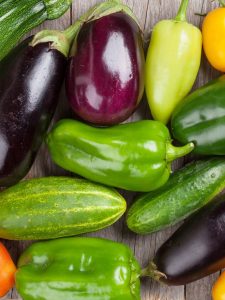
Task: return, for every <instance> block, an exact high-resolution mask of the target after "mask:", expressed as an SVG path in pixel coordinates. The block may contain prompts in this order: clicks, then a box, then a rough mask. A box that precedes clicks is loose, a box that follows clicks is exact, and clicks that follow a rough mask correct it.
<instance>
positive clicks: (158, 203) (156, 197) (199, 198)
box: [127, 158, 225, 234]
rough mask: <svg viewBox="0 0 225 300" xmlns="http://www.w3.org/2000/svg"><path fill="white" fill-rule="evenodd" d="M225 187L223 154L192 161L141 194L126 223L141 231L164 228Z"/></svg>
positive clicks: (201, 204) (133, 229)
mask: <svg viewBox="0 0 225 300" xmlns="http://www.w3.org/2000/svg"><path fill="white" fill-rule="evenodd" d="M224 188H225V159H224V158H211V159H207V160H203V161H197V162H194V163H191V164H189V165H188V166H186V167H185V168H183V169H181V170H178V171H177V172H175V173H174V174H173V175H172V176H171V177H170V179H169V181H168V182H167V184H165V185H164V187H162V188H161V189H159V190H157V191H155V192H151V193H148V194H145V195H142V196H140V197H139V198H138V199H137V201H136V202H135V203H134V204H133V206H132V207H131V208H130V210H129V212H128V216H127V225H128V227H129V228H130V229H131V230H132V231H134V232H136V233H139V234H148V233H152V232H155V231H158V230H161V229H164V228H166V227H168V226H170V225H174V224H176V223H178V222H179V221H181V220H183V219H184V218H186V217H187V216H189V215H191V214H192V213H193V212H195V211H196V210H198V209H200V208H201V207H203V206H204V205H205V204H206V203H208V202H209V201H211V200H212V199H213V198H214V197H215V196H216V195H217V194H219V193H220V192H221V191H222V190H223V189H224Z"/></svg>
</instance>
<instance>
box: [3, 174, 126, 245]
mask: <svg viewBox="0 0 225 300" xmlns="http://www.w3.org/2000/svg"><path fill="white" fill-rule="evenodd" d="M0 207H1V209H0V238H5V239H9V240H39V239H53V238H59V237H65V236H72V235H77V234H81V233H86V232H91V231H96V230H99V229H102V228H104V227H107V226H109V225H111V224H113V223H114V222H115V221H117V220H118V219H119V218H120V217H121V216H122V215H123V213H124V212H125V210H126V202H125V200H124V198H123V197H122V196H121V195H120V194H119V193H118V192H117V191H115V190H114V189H111V188H107V187H104V186H101V185H99V184H95V183H92V182H89V181H87V180H83V179H77V178H67V177H45V178H39V179H32V180H28V181H23V182H21V183H19V184H17V185H15V186H13V187H11V188H9V189H7V190H5V191H3V192H2V193H1V197H0Z"/></svg>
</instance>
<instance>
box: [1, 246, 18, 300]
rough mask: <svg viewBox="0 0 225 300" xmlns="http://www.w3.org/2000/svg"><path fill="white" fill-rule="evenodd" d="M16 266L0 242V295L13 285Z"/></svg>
mask: <svg viewBox="0 0 225 300" xmlns="http://www.w3.org/2000/svg"><path fill="white" fill-rule="evenodd" d="M15 272H16V266H15V265H14V263H13V261H12V259H11V257H10V254H9V253H8V251H7V249H6V248H5V246H4V245H3V244H2V243H0V297H3V296H5V295H6V294H7V293H8V291H9V290H10V289H11V288H12V287H13V286H14V283H15V279H14V275H15Z"/></svg>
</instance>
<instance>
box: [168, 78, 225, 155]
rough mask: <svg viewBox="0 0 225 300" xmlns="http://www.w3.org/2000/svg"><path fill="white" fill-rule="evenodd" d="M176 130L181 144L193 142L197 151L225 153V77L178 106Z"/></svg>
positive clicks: (173, 124)
mask: <svg viewBox="0 0 225 300" xmlns="http://www.w3.org/2000/svg"><path fill="white" fill-rule="evenodd" d="M172 132H173V136H174V137H175V138H176V139H177V140H178V141H180V142H181V143H187V142H189V141H193V142H194V143H195V145H196V147H195V153H197V154H203V155H225V76H222V77H220V78H218V79H216V80H213V81H211V82H209V83H208V84H207V85H205V86H203V87H202V88H200V89H198V90H196V91H195V92H193V93H192V94H191V95H189V96H188V97H187V98H186V99H185V100H184V102H182V103H181V104H180V105H179V106H178V107H177V109H176V110H175V112H174V113H173V116H172Z"/></svg>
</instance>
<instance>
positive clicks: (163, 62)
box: [145, 0, 202, 124]
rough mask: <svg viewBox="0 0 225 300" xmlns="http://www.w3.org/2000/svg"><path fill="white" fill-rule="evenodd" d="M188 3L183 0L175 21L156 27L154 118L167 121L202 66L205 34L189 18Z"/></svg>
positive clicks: (150, 93) (150, 83) (151, 77)
mask: <svg viewBox="0 0 225 300" xmlns="http://www.w3.org/2000/svg"><path fill="white" fill-rule="evenodd" d="M188 3H189V0H183V1H182V3H181V7H180V10H179V12H178V15H177V16H176V18H175V19H174V20H163V21H161V22H159V23H158V24H157V25H156V26H155V27H154V29H153V33H152V38H151V43H150V47H149V50H148V55H147V61H146V70H145V75H146V76H145V84H146V93H147V98H148V102H149V105H150V109H151V113H152V115H153V117H154V119H156V120H158V121H161V122H163V123H165V124H166V123H168V121H169V119H170V117H171V114H172V112H173V111H174V109H175V107H176V106H177V104H178V103H179V102H180V101H181V100H182V99H183V98H184V97H185V96H186V95H187V94H188V92H189V91H190V90H191V88H192V86H193V84H194V82H195V79H196V77H197V74H198V70H199V67H200V61H201V51H202V34H201V31H200V30H199V29H198V28H197V27H195V26H193V25H192V24H189V23H187V21H186V11H187V7H188Z"/></svg>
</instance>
